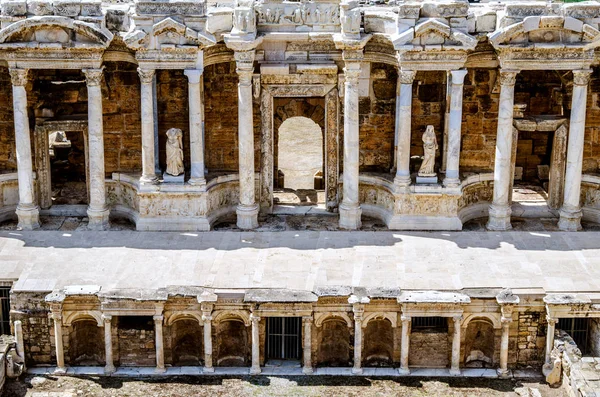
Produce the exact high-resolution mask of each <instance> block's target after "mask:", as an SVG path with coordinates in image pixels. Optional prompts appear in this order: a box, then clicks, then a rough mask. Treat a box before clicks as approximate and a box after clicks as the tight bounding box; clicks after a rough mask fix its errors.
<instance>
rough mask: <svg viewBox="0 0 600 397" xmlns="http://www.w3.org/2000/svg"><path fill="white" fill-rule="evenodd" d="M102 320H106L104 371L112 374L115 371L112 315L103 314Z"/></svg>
mask: <svg viewBox="0 0 600 397" xmlns="http://www.w3.org/2000/svg"><path fill="white" fill-rule="evenodd" d="M102 320H103V321H104V356H105V363H106V364H105V366H104V373H105V374H112V373H113V372H115V364H114V363H113V350H112V316H110V315H106V314H103V315H102Z"/></svg>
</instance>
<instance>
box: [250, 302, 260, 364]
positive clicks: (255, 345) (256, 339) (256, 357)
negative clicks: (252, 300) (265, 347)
mask: <svg viewBox="0 0 600 397" xmlns="http://www.w3.org/2000/svg"><path fill="white" fill-rule="evenodd" d="M250 321H251V323H252V367H250V375H258V374H260V332H259V331H260V329H259V326H260V317H258V316H257V315H255V314H250Z"/></svg>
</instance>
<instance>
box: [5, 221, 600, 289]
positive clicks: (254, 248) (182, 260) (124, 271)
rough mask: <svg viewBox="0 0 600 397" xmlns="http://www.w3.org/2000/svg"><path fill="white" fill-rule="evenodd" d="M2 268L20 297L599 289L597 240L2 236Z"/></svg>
mask: <svg viewBox="0 0 600 397" xmlns="http://www.w3.org/2000/svg"><path fill="white" fill-rule="evenodd" d="M0 263H1V266H0V279H18V282H16V283H15V286H14V290H17V291H19V290H21V291H49V290H53V289H59V288H62V287H64V286H67V285H82V284H84V285H85V284H93V285H100V286H101V287H102V289H103V290H107V289H113V288H132V289H133V288H135V289H139V288H148V289H156V288H161V287H167V286H170V285H194V286H204V287H213V288H243V289H248V288H287V289H294V290H308V291H315V290H316V289H317V288H318V287H328V286H362V287H368V288H401V289H413V290H415V289H417V290H418V289H436V290H457V289H465V288H496V287H497V288H501V287H510V288H513V289H527V290H531V289H534V291H535V289H536V288H543V289H544V290H545V291H546V292H574V291H577V292H598V291H600V233H599V232H581V233H564V232H502V233H499V232H454V233H451V232H419V233H406V232H318V231H314V232H313V231H293V232H210V233H142V232H135V231H110V232H92V231H69V232H64V231H34V232H17V231H3V232H0ZM540 292H542V291H541V290H540Z"/></svg>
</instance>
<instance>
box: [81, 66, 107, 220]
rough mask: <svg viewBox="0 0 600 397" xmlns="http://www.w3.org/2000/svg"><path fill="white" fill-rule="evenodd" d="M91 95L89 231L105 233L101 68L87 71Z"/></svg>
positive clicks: (89, 101) (105, 210) (89, 110)
mask: <svg viewBox="0 0 600 397" xmlns="http://www.w3.org/2000/svg"><path fill="white" fill-rule="evenodd" d="M83 73H84V74H85V78H86V81H87V92H88V141H89V143H88V152H89V154H88V159H89V160H88V165H89V171H88V175H89V178H90V180H89V186H90V203H89V206H88V210H87V214H88V218H89V224H88V228H90V229H93V230H104V229H106V228H107V227H108V215H109V210H108V208H107V206H106V185H105V182H104V179H105V175H104V127H103V120H102V90H101V88H100V83H101V82H102V69H84V70H83Z"/></svg>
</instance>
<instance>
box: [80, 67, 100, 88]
mask: <svg viewBox="0 0 600 397" xmlns="http://www.w3.org/2000/svg"><path fill="white" fill-rule="evenodd" d="M103 71H104V66H103V67H101V68H98V69H83V70H82V72H83V74H85V79H86V83H87V86H88V87H97V86H100V83H101V82H102V73H103Z"/></svg>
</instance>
